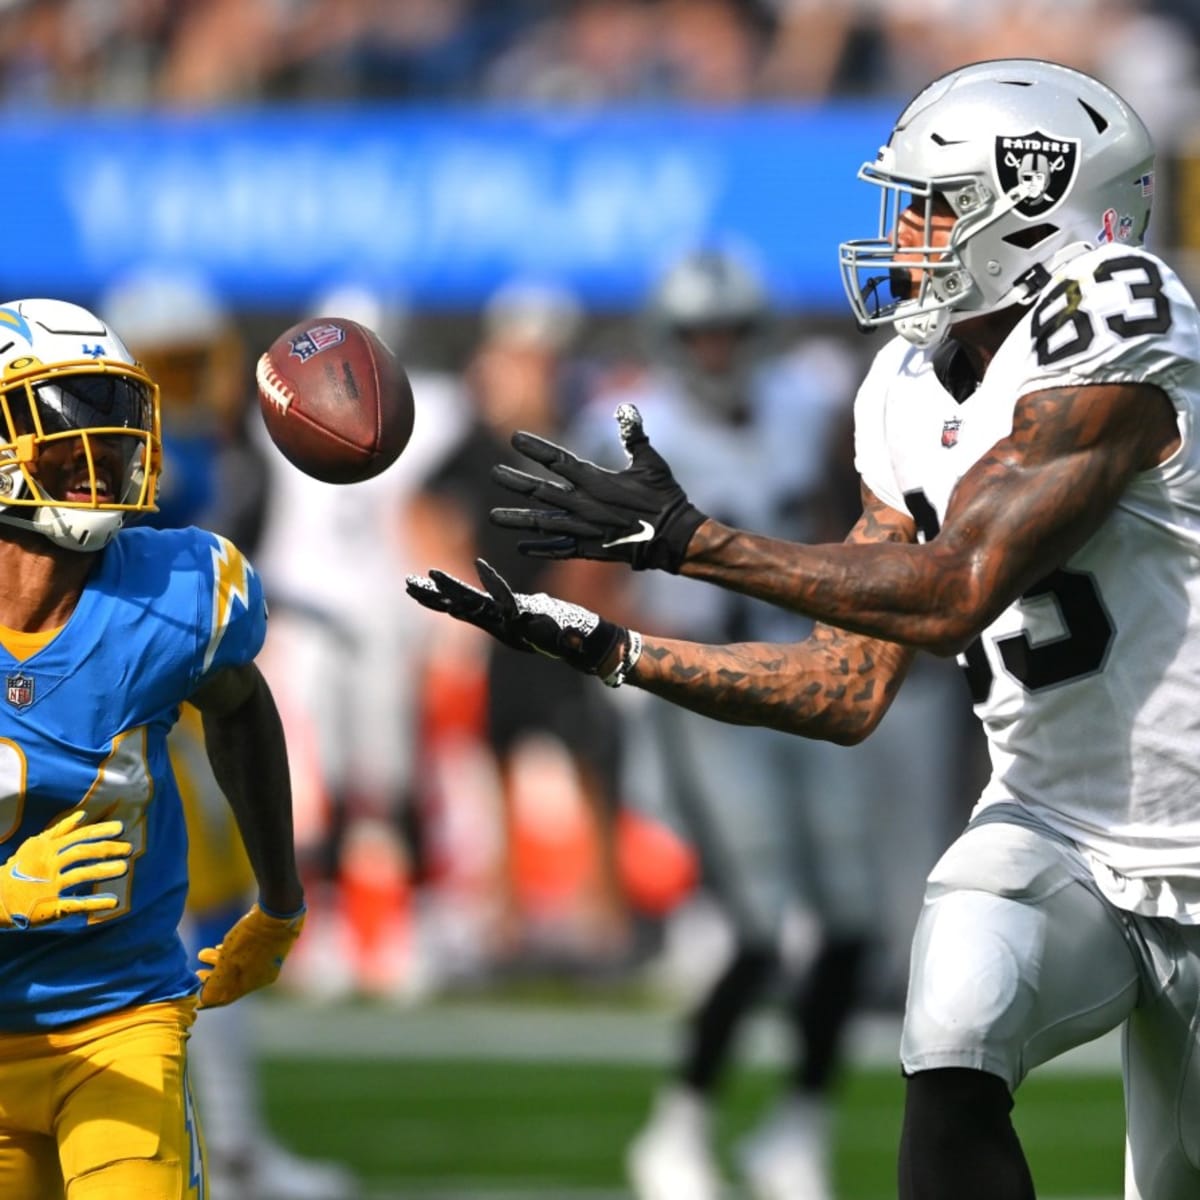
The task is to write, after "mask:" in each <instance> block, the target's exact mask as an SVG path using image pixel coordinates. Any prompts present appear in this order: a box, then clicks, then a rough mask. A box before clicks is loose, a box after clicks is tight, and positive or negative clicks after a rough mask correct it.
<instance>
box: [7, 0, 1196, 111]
mask: <svg viewBox="0 0 1200 1200" xmlns="http://www.w3.org/2000/svg"><path fill="white" fill-rule="evenodd" d="M1081 35H1082V36H1081ZM1198 37H1200V13H1198V10H1197V8H1196V6H1195V5H1194V4H1192V3H1190V0H1010V2H1009V3H1007V4H1004V5H994V4H979V3H976V0H505V2H503V3H500V2H497V0H3V3H0V77H2V80H3V96H4V99H5V101H6V102H7V103H10V104H17V105H20V106H22V107H29V106H30V105H34V104H37V103H44V104H89V105H92V104H98V105H104V106H109V105H116V106H139V105H140V106H150V105H171V106H180V107H197V106H209V105H220V104H230V103H243V102H246V101H254V100H259V99H264V98H265V99H268V100H273V101H292V100H328V99H332V98H338V99H346V100H364V99H388V100H397V99H400V100H409V101H429V102H446V101H454V102H479V101H483V102H488V101H503V100H521V101H533V102H539V103H547V104H561V103H576V104H583V105H586V104H593V105H594V104H607V103H627V102H629V101H639V102H652V101H664V100H682V101H686V102H688V103H694V104H700V105H735V104H738V103H741V102H745V101H747V100H749V99H752V98H759V99H762V98H775V99H779V100H794V99H801V98H803V99H811V98H819V97H823V96H830V95H872V94H874V95H885V96H892V95H905V94H911V93H912V92H913V91H915V90H916V89H917V88H918V87H920V86H921V85H922V84H923V83H924V82H925V81H926V80H928V79H929V78H932V77H934V76H937V75H940V74H942V73H943V72H944V71H946V70H949V69H951V68H952V67H955V66H958V65H960V64H961V63H963V62H969V61H972V60H975V59H980V58H1000V57H1007V56H1010V55H1014V54H1019V55H1034V56H1037V57H1044V58H1052V59H1055V60H1057V61H1060V62H1064V63H1067V64H1069V65H1071V66H1076V67H1078V68H1080V69H1081V70H1085V71H1089V72H1092V73H1094V74H1096V75H1098V76H1100V77H1101V78H1104V79H1105V80H1107V81H1108V82H1109V83H1110V84H1111V85H1112V86H1114V87H1116V88H1117V89H1118V90H1119V91H1121V92H1122V93H1123V94H1125V95H1126V96H1127V97H1128V98H1129V99H1130V100H1131V102H1132V103H1133V104H1134V105H1135V107H1138V108H1139V109H1140V110H1141V111H1143V115H1144V116H1145V118H1146V119H1147V121H1148V122H1149V123H1150V125H1151V126H1152V127H1156V125H1157V122H1156V121H1155V120H1154V117H1155V115H1156V113H1155V112H1154V111H1150V110H1149V109H1148V108H1147V103H1146V102H1147V101H1148V100H1150V98H1151V96H1152V91H1151V89H1153V92H1155V93H1159V94H1164V95H1165V94H1166V93H1167V92H1169V91H1174V92H1180V94H1179V95H1178V96H1177V98H1176V99H1175V101H1173V103H1174V104H1175V105H1177V106H1179V107H1186V106H1187V103H1188V100H1189V98H1190V97H1194V96H1195V91H1196V82H1195V74H1196V73H1195V70H1194V67H1195V60H1196V42H1197V38H1198ZM1150 63H1152V64H1153V70H1148V69H1147V64H1150ZM1155 107H1156V109H1161V108H1162V107H1163V105H1161V104H1156V105H1155Z"/></svg>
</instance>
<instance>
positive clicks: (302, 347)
mask: <svg viewBox="0 0 1200 1200" xmlns="http://www.w3.org/2000/svg"><path fill="white" fill-rule="evenodd" d="M345 336H346V331H345V330H344V329H342V328H341V327H340V326H338V325H313V326H311V327H310V328H308V329H306V330H305V331H304V332H303V333H302V334H300V335H299V336H298V337H294V338H292V340H291V346H292V348H291V350H290V351H289V353H290V354H291V355H292V357H294V358H298V359H299V360H300V361H301V362H308V360H309V359H310V358H312V356H313V355H314V354H320V353H321V351H322V350H328V349H329V347H330V346H336V345H337V344H338V343H339V342H340V341H342V340H343V339H344V338H345Z"/></svg>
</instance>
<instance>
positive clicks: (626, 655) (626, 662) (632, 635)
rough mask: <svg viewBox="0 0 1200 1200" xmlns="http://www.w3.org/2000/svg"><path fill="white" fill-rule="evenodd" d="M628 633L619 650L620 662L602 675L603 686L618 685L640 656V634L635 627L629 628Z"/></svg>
mask: <svg viewBox="0 0 1200 1200" xmlns="http://www.w3.org/2000/svg"><path fill="white" fill-rule="evenodd" d="M628 633H629V637H628V639H627V640H626V642H625V646H624V648H623V649H622V650H621V660H620V662H618V663H617V665H616V667H615V668H614V669H613V671H612V673H611V674H609V675H605V676H604V679H603V683H604V686H605V687H610V688H618V687H620V686H621V684H623V683H624V682H625V680H626V679H627V678H628V676H629V672H630V671H632V670H633V668H634V667H635V666H637V660H638V659H639V658H641V657H642V635H641V634H640V633H638V631H637V630H636V629H630V630H629V631H628Z"/></svg>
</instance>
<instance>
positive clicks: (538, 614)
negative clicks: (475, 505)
mask: <svg viewBox="0 0 1200 1200" xmlns="http://www.w3.org/2000/svg"><path fill="white" fill-rule="evenodd" d="M475 569H476V570H477V571H478V572H479V578H480V581H481V582H482V583H483V586H484V587H485V588H487V591H486V592H481V591H480V590H479V589H478V588H473V587H471V586H470V584H466V583H463V582H462V580H460V579H455V578H454V576H453V575H447V574H446V573H445V571H438V570H432V571H430V572H429V574H428V575H409V576H408V578H407V580H406V587H407V591H408V594H409V595H410V596H411V597H412V598H413V599H414V600H415V601H416V602H417V603H418V604H423V605H424V606H425V607H426V608H431V609H433V611H434V612H444V613H449V615H450V616H452V617H456V618H457V619H458V620H460V621H466V622H468V623H469V624H471V625H477V626H478V627H479V628H480V629H483V630H485V631H486V632H487V633H490V634H491V635H492V637H494V638H496V639H497V641H501V642H503V643H504V644H505V645H506V646H511V647H512V648H513V649H514V650H529V651H537V653H539V654H545V655H546V656H548V657H549V658H561V659H562V661H563V662H565V663H567V664H568V666H572V667H574V668H575V669H576V670H577V671H583V672H584V673H585V674H588V675H598V674H599V673H600V670H601V668H602V667H603V666H604V664H605V663H606V662H607V661H609V660H610V659H611V657H612V654H613V652H614V651H615V650H616V649H617V647H618V646H620V647H621V655H620V658H619V659H618V660H617V663H616V666H615V667H613V668H612V669H611V670H610V672H609V674H607V675H606V676H604V682H605V683H606V684H608V685H609V687H619V686H620V685H621V684H622V683H624V682H625V676H626V675H627V674H628V673H629V671H630V669H631V668H632V667H633V664H634V663H636V662H637V660H638V658H639V656H640V655H641V652H642V638H641V634H639V633H637V632H635V631H634V630H631V629H625V628H623V627H622V626H620V625H614V624H613V622H612V621H606V620H605V619H604V618H603V617H601V616H598V615H597V614H596V613H594V612H592V611H591V610H590V609H587V608H583V607H581V606H580V605H578V604H569V603H567V601H565V600H557V599H555V597H553V596H547V595H546V593H545V592H538V593H537V594H536V595H533V596H526V595H523V594H522V593H520V592H514V591H513V590H512V588H510V587H509V586H508V584H507V583H506V582H505V580H504V578H503V576H501V575H500V574H498V573H497V572H496V571H495V570H493V569H492V568H491V567H490V566H488V564H487V563H486V562H484V561H483V559H482V558H477V559H476V560H475Z"/></svg>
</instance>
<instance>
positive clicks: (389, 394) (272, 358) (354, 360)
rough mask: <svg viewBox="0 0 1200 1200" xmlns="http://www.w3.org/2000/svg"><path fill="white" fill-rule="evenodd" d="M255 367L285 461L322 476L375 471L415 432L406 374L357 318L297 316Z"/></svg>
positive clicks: (333, 479) (336, 479)
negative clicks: (308, 317)
mask: <svg viewBox="0 0 1200 1200" xmlns="http://www.w3.org/2000/svg"><path fill="white" fill-rule="evenodd" d="M254 375H255V380H256V382H257V384H258V402H259V406H260V407H261V408H262V414H263V420H264V421H265V422H266V424H267V431H268V432H269V433H270V435H271V440H272V441H273V442H274V443H275V445H276V446H278V447H279V449H280V451H281V452H282V454H283V456H284V457H285V458H286V459H288V461H289V462H291V463H294V464H295V465H296V466H297V467H299V468H300V470H302V471H304V472H305V473H306V474H308V475H311V476H313V478H315V479H320V480H323V481H324V482H325V483H359V482H361V481H362V480H364V479H370V478H371V477H372V476H373V475H378V474H379V473H380V472H381V471H384V470H386V469H387V468H388V467H390V466H391V465H392V463H394V462H395V461H396V459H397V458H399V456H400V452H401V451H402V450H403V449H404V447H405V446H406V445H407V444H408V439H409V437H411V436H412V428H413V395H412V387H411V385H410V384H409V382H408V376H407V375H406V374H405V373H404V368H403V367H402V366H401V365H400V363H399V362H398V361H397V360H396V356H395V355H394V354H392V352H391V351H390V350H389V349H388V348H387V347H386V346H385V345H384V344H383V342H381V341H380V340H379V338H378V337H376V336H375V334H374V333H372V332H371V331H370V330H369V329H367V328H366V326H364V325H359V324H358V323H357V322H356V321H349V320H346V319H344V318H342V317H313V318H311V319H310V320H307V321H300V322H299V323H298V324H296V325H293V326H292V327H291V328H290V329H288V330H285V331H284V332H283V333H281V334H280V335H279V337H277V338H276V339H275V341H273V342H272V343H271V345H270V346H269V347H268V348H267V350H266V352H265V353H264V354H263V355H262V356H261V357H260V358H259V360H258V365H257V367H256V368H255V372H254Z"/></svg>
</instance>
